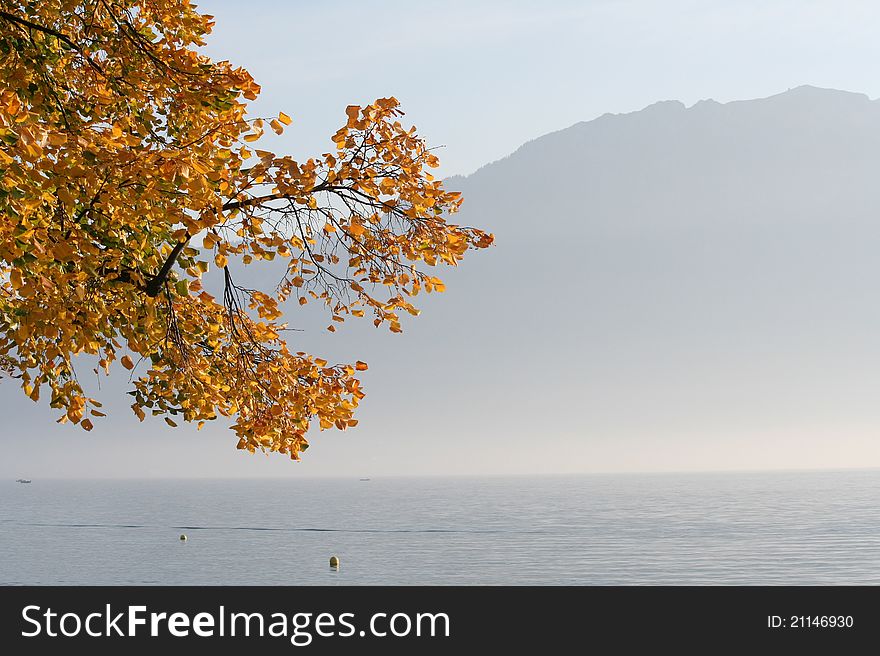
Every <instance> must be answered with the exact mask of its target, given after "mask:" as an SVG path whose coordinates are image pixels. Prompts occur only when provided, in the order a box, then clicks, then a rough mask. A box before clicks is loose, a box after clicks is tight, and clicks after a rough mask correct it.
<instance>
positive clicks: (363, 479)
mask: <svg viewBox="0 0 880 656" xmlns="http://www.w3.org/2000/svg"><path fill="white" fill-rule="evenodd" d="M360 480H362V481H368V480H370V479H369V478H362V479H360Z"/></svg>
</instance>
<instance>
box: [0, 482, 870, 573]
mask: <svg viewBox="0 0 880 656" xmlns="http://www.w3.org/2000/svg"><path fill="white" fill-rule="evenodd" d="M878 510H880V471H868V470H863V471H845V472H831V471H828V472H772V473H736V474H731V473H713V474H708V473H707V474H656V475H643V474H631V475H585V476H558V477H552V476H547V477H509V478H495V477H493V478H482V479H477V478H398V479H391V478H388V479H382V478H374V479H373V480H371V481H369V482H361V481H358V480H342V479H339V480H331V479H326V480H314V479H313V480H307V479H300V480H287V479H285V480H278V479H267V480H226V481H223V480H162V481H109V480H104V481H61V480H57V481H46V480H34V482H33V483H32V484H30V485H22V484H18V483H15V482H13V481H2V482H0V584H4V585H10V584H13V585H14V584H38V585H42V584H61V585H82V584H95V585H107V584H109V585H116V584H172V585H189V584H192V585H219V584H227V585H245V584H254V585H312V584H317V585H321V584H323V585H351V584H390V585H409V584H432V585H443V584H466V585H482V584H524V585H565V584H574V585H598V584H624V585H627V584H674V585H678V584H874V585H876V584H880V512H878ZM181 533H186V534H187V536H188V537H189V539H188V540H187V541H186V542H181V541H180V540H179V539H178V536H179V535H180V534H181ZM334 554H335V555H338V556H339V558H340V560H341V561H342V565H341V567H340V569H339V570H338V571H333V570H331V569H330V568H329V566H328V559H329V557H330V556H331V555H334Z"/></svg>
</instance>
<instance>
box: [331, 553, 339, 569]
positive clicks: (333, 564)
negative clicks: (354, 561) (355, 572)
mask: <svg viewBox="0 0 880 656" xmlns="http://www.w3.org/2000/svg"><path fill="white" fill-rule="evenodd" d="M330 567H332V568H333V569H339V559H338V558H337V557H336V556H330Z"/></svg>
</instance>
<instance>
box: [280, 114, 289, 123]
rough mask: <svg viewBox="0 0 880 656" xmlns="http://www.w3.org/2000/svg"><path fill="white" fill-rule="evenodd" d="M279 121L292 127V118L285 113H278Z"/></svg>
mask: <svg viewBox="0 0 880 656" xmlns="http://www.w3.org/2000/svg"><path fill="white" fill-rule="evenodd" d="M278 120H279V121H281V122H282V123H284V125H290V117H289V116H288V115H287V114H285V113H284V112H278Z"/></svg>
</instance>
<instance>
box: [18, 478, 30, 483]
mask: <svg viewBox="0 0 880 656" xmlns="http://www.w3.org/2000/svg"><path fill="white" fill-rule="evenodd" d="M15 482H16V483H30V482H31V479H29V478H16V479H15Z"/></svg>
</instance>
